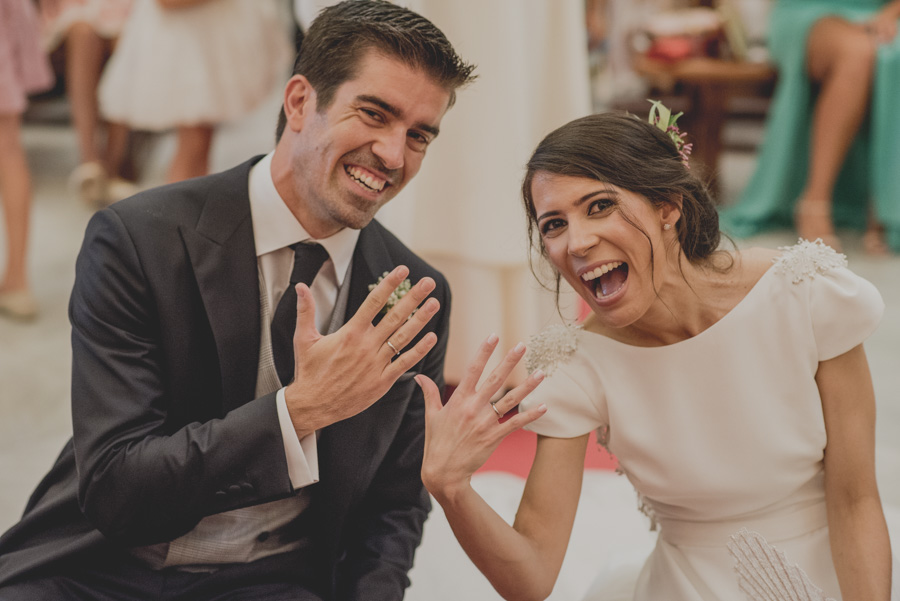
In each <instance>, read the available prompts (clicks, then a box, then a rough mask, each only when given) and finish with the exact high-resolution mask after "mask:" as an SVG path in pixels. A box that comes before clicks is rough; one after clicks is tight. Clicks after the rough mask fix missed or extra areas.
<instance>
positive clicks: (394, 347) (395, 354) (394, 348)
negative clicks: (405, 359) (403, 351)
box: [385, 340, 400, 357]
mask: <svg viewBox="0 0 900 601" xmlns="http://www.w3.org/2000/svg"><path fill="white" fill-rule="evenodd" d="M385 344H387V345H388V346H389V347H391V350H392V351H394V356H395V357H396V356H397V355H399V354H400V351H398V350H397V347H396V346H394V345H393V344H391V341H390V340H386V341H385Z"/></svg>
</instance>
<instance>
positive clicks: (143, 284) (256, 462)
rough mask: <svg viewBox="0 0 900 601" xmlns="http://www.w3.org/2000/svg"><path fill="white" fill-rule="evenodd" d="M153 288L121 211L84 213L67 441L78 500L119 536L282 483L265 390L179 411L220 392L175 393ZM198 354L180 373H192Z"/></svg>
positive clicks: (146, 531)
mask: <svg viewBox="0 0 900 601" xmlns="http://www.w3.org/2000/svg"><path fill="white" fill-rule="evenodd" d="M160 244H161V245H164V244H165V241H163V240H161V241H160ZM156 251H157V252H160V254H161V255H162V256H163V257H166V256H175V255H168V254H166V253H165V252H164V251H162V250H161V249H156ZM161 260H164V259H161ZM167 268H169V269H171V270H172V272H173V273H174V272H175V271H176V270H177V269H178V266H177V265H171V266H167ZM173 277H174V276H173ZM158 294H160V292H159V290H157V289H154V286H153V285H151V284H150V279H149V278H148V277H147V275H146V273H145V266H144V264H143V263H142V257H141V256H140V254H139V253H138V251H137V250H136V247H135V245H134V243H133V242H132V238H131V236H130V235H129V230H128V229H127V228H126V226H125V224H124V223H123V222H122V220H121V218H120V217H119V216H118V215H117V213H116V212H115V211H113V210H110V209H107V210H104V211H101V212H99V213H98V214H96V215H95V216H94V217H93V218H92V220H91V222H90V224H89V225H88V229H87V232H86V234H85V242H84V245H83V247H82V250H81V252H80V253H79V256H78V260H77V264H76V278H75V286H74V289H73V291H72V296H71V301H70V305H69V317H70V321H71V324H72V354H73V357H72V359H73V361H72V414H73V431H74V435H73V439H74V447H75V458H76V464H77V468H78V478H79V490H78V498H79V505H80V507H81V510H82V512H83V513H84V515H85V517H86V518H87V519H88V520H89V521H90V522H91V523H92V524H93V525H94V527H95V528H97V529H98V530H99V531H100V532H102V533H103V534H104V535H106V536H107V537H108V538H111V539H113V540H116V541H117V542H119V543H121V544H123V545H144V544H152V543H156V542H161V541H167V540H172V539H174V538H177V537H178V536H181V535H182V534H184V533H186V532H188V531H189V530H191V529H192V528H193V527H194V526H195V525H196V524H197V522H199V520H200V519H202V518H203V517H205V516H206V515H210V514H213V513H219V512H222V511H226V510H229V509H234V508H236V507H240V506H246V505H252V504H256V503H259V502H262V501H263V500H274V499H276V498H280V497H284V496H287V495H288V494H290V492H291V485H290V481H289V478H288V474H287V467H286V461H285V455H284V448H283V445H282V443H281V439H280V436H279V435H278V433H279V426H278V418H277V412H276V409H275V394H274V393H273V394H271V395H267V396H265V397H262V398H260V399H256V400H252V401H250V402H248V403H246V404H245V405H243V406H241V407H239V408H237V409H235V410H233V411H231V412H229V413H227V414H225V415H221V416H219V417H217V418H216V419H209V420H205V421H191V420H190V419H188V418H186V415H190V412H188V411H187V410H186V409H185V407H186V406H187V405H188V404H192V405H193V406H200V407H203V406H205V407H221V398H218V397H219V396H220V395H221V391H220V390H208V391H206V392H205V393H204V392H202V391H203V387H202V386H199V387H197V390H199V391H201V392H199V393H198V396H199V397H202V395H203V394H207V395H209V397H210V398H197V397H192V398H189V399H187V398H176V397H180V396H184V395H183V393H176V392H174V391H173V388H174V387H173V386H172V385H171V380H170V378H169V375H168V374H167V371H166V369H167V368H166V365H167V364H168V363H171V360H172V358H171V357H168V358H167V357H165V356H164V355H165V350H164V345H163V343H162V332H163V328H164V327H166V326H169V327H172V326H170V325H169V324H168V323H166V324H163V323H161V322H162V321H163V320H162V319H161V317H160V308H159V307H160V305H161V304H162V302H161V299H160V298H159V297H158V296H157V295H158ZM163 300H164V299H163ZM175 300H176V301H177V302H182V301H183V302H184V303H187V302H189V301H188V300H186V299H175ZM170 301H172V299H169V300H168V301H165V302H168V303H169V304H170V305H171V304H172V302H170ZM176 327H177V326H176ZM185 344H186V345H187V344H189V343H188V342H185ZM198 354H199V353H198ZM206 360H207V361H208V360H209V359H206ZM201 361H203V359H202V358H200V357H193V356H192V357H190V359H188V363H191V365H186V366H184V369H182V371H184V372H185V373H188V374H190V373H195V372H196V373H199V372H200V371H201V368H200V364H201ZM167 362H168V363H167ZM197 377H198V378H199V376H197ZM213 397H216V398H213ZM185 424H186V425H185Z"/></svg>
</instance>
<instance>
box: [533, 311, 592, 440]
mask: <svg viewBox="0 0 900 601" xmlns="http://www.w3.org/2000/svg"><path fill="white" fill-rule="evenodd" d="M580 335H583V332H581V328H579V327H571V326H551V327H549V328H546V329H545V330H543V331H542V332H541V333H540V334H538V335H537V336H534V337H532V339H531V340H530V341H529V344H528V354H527V355H526V358H525V360H526V367H527V368H528V371H529V373H530V372H533V371H535V370H537V369H540V370H542V371H543V372H544V373H545V374H546V377H545V378H544V381H543V382H541V383H540V385H538V387H537V388H536V389H535V390H534V392H532V393H531V394H530V395H528V396H527V397H526V398H525V399H524V400H523V401H522V402H521V403H520V405H519V408H520V410H522V411H526V410H528V409H531V408H532V407H537V406H538V405H540V404H541V403H544V404H546V405H547V413H545V414H544V415H543V416H542V417H541V418H539V419H537V420H535V421H534V422H532V423H531V424H529V425H528V426H526V428H527V429H528V430H531V431H533V432H537V433H538V434H541V435H544V436H552V437H555V438H574V437H576V436H581V435H582V434H587V433H588V432H591V431H592V430H596V429H597V428H599V427H601V426H605V425H606V424H607V422H608V421H609V420H608V417H607V411H606V399H605V397H604V395H603V390H602V387H601V386H600V383H599V381H598V378H597V375H596V372H595V370H593V369H591V358H590V357H589V356H587V355H586V354H585V353H584V350H583V349H579V348H578V346H579V345H578V339H579V336H580Z"/></svg>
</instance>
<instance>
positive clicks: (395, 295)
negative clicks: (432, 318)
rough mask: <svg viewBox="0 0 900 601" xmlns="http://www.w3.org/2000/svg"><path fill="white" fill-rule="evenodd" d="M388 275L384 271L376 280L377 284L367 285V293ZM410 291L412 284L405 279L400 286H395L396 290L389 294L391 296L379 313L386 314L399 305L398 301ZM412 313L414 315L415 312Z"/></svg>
mask: <svg viewBox="0 0 900 601" xmlns="http://www.w3.org/2000/svg"><path fill="white" fill-rule="evenodd" d="M388 273H389V272H387V271H385V272H384V273H383V274H381V277H380V278H378V281H377V282H375V283H374V284H369V292H371V291H372V290H374V289H375V286H377V285H378V284H380V283H381V280H383V279H384V278H386V277H387V276H388ZM411 289H412V282H410V281H409V278H406V279H405V280H403V281H402V282H400V285H399V286H397V288H396V289H395V290H394V291H393V292H391V296H390V297H389V298H388V299H387V302H386V303H385V304H384V307H383V308H382V309H381V312H382V313H387V312H388V311H390V310H391V309H392V308H393V307H394V305H396V304H397V303H399V302H400V299H401V298H403V297H404V296H406V293H407V292H409V291H410V290H411ZM413 313H415V311H413Z"/></svg>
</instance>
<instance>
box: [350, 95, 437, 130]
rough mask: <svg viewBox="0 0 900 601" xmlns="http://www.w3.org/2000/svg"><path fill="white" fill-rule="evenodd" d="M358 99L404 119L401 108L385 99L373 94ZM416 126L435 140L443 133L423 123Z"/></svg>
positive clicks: (360, 96)
mask: <svg viewBox="0 0 900 601" xmlns="http://www.w3.org/2000/svg"><path fill="white" fill-rule="evenodd" d="M356 99H357V100H358V101H360V102H368V103H370V104H374V105H375V106H377V107H378V108H380V109H382V110H383V111H385V112H386V113H390V114H391V116H393V117H395V118H397V119H400V118H401V117H403V111H401V110H400V109H399V108H397V107H396V106H394V105H393V104H391V103H390V102H387V101H386V100H384V99H383V98H379V97H378V96H372V95H371V94H360V95H359V96H357V97H356ZM415 126H416V127H417V128H419V129H421V130H422V131H425V132H428V133H429V134H431V135H432V136H434V137H435V138H436V137H437V135H438V134H439V133H441V130H440V129H438V128H437V127H434V126H433V125H428V124H427V123H422V122H421V121H420V122H419V123H416V124H415Z"/></svg>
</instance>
